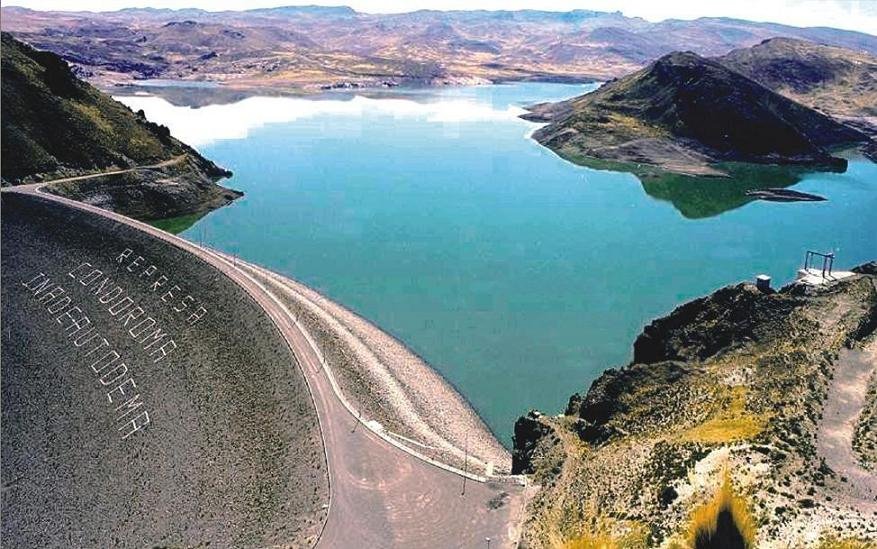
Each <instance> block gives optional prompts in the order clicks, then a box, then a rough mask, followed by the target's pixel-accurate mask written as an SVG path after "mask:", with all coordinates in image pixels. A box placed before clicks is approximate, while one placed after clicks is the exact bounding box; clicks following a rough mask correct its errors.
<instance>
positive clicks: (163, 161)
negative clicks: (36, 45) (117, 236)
mask: <svg viewBox="0 0 877 549" xmlns="http://www.w3.org/2000/svg"><path fill="white" fill-rule="evenodd" d="M2 46H3V49H2V81H3V82H2V94H3V97H2V110H3V112H2V123H3V134H2V137H3V152H2V179H3V184H4V185H6V184H21V183H31V182H38V181H48V180H54V179H59V178H67V177H72V176H80V175H85V174H94V173H100V172H105V171H113V170H129V169H133V168H138V167H143V166H154V167H153V168H148V169H142V170H140V169H138V170H135V171H129V172H127V173H121V174H118V175H107V176H102V177H99V178H95V179H88V180H79V181H70V182H65V183H63V184H60V185H59V186H58V187H56V188H54V189H53V190H55V191H56V192H61V193H63V194H66V195H68V196H71V197H74V198H77V199H81V200H85V201H90V202H93V203H98V204H100V205H101V206H104V207H108V208H110V209H114V210H118V211H122V212H124V213H128V214H130V215H134V216H137V217H142V218H161V217H170V216H175V215H182V214H189V213H195V212H200V211H204V210H205V209H209V208H212V207H218V206H221V205H224V204H226V203H228V202H229V201H231V200H233V199H234V198H237V196H239V194H238V193H236V192H234V191H229V190H228V189H224V188H222V187H220V186H218V185H216V183H215V181H217V180H219V179H221V178H223V177H227V176H229V175H230V173H229V172H228V171H227V170H224V169H222V168H220V167H218V166H216V165H215V164H214V163H213V162H211V161H210V160H207V159H206V158H204V157H203V156H201V155H200V154H198V152H197V151H195V150H194V149H192V148H191V147H189V146H188V145H186V144H184V143H182V142H180V141H178V140H177V139H175V138H174V137H173V136H171V135H170V132H169V131H168V129H167V128H166V127H164V126H160V125H158V124H154V123H152V122H150V121H148V120H147V119H146V118H145V116H144V115H143V113H142V112H140V113H134V112H131V110H130V109H129V108H128V107H126V106H125V105H122V104H121V103H119V102H117V101H115V100H114V99H112V98H111V97H109V96H108V95H106V94H104V93H102V92H100V91H98V90H97V89H95V88H94V87H93V86H91V85H90V84H88V83H86V82H83V81H82V80H80V79H78V78H77V77H76V76H74V75H73V73H72V71H71V69H70V67H69V66H68V65H67V63H66V62H65V61H64V60H62V59H61V58H59V57H58V56H57V55H55V54H53V53H49V52H44V51H38V50H35V49H33V48H31V47H30V46H27V45H25V44H22V43H21V42H19V41H17V40H15V39H14V38H13V37H12V36H11V35H9V34H8V33H3V36H2Z"/></svg>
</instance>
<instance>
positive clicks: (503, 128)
mask: <svg viewBox="0 0 877 549" xmlns="http://www.w3.org/2000/svg"><path fill="white" fill-rule="evenodd" d="M586 89H588V88H587V87H583V86H570V85H559V84H521V85H510V86H490V87H479V88H457V89H445V90H431V91H417V92H403V93H398V92H396V93H384V94H381V95H380V96H372V97H362V96H356V97H353V96H348V95H341V94H329V95H327V96H324V97H321V98H319V99H297V98H265V97H253V98H248V99H245V100H243V101H239V102H235V103H230V104H225V105H209V106H206V107H201V108H197V109H192V108H188V107H180V106H172V105H171V104H170V103H167V102H166V101H164V100H163V99H160V98H157V97H127V98H120V99H122V100H123V101H124V102H126V103H127V104H129V105H130V106H132V107H133V108H135V109H139V108H143V109H144V110H145V111H146V113H147V115H148V116H149V117H150V118H151V119H153V120H156V121H158V122H161V123H163V124H166V125H168V126H169V127H170V128H171V130H172V132H173V133H174V134H175V135H177V136H179V137H180V138H181V139H183V140H184V141H187V142H189V143H192V144H193V145H195V146H196V147H197V148H199V150H201V151H202V152H203V153H204V154H205V155H206V156H208V157H210V158H212V159H214V160H216V161H217V162H218V163H219V164H222V165H224V166H226V167H228V168H230V169H231V170H233V171H234V173H235V176H234V178H233V179H231V180H230V181H228V182H227V184H228V185H229V186H231V187H234V188H237V189H241V190H243V191H244V192H245V193H246V196H245V198H243V199H242V200H240V201H238V202H237V203H235V204H233V205H232V206H230V207H227V208H224V209H221V210H219V211H216V212H214V213H212V214H210V215H208V216H206V217H204V218H202V219H200V220H199V221H197V222H196V224H195V225H193V226H191V227H190V228H189V229H187V230H186V231H185V232H184V233H183V235H184V236H185V237H186V238H189V239H191V240H198V239H200V238H206V239H207V241H208V242H209V243H210V244H211V245H213V246H216V247H219V248H221V249H223V250H226V251H228V252H232V253H236V254H239V255H240V256H242V257H244V258H246V259H248V260H250V261H254V262H256V263H259V264H262V265H265V266H267V267H269V268H271V269H273V270H276V271H279V272H281V273H285V274H288V275H291V276H293V277H295V278H297V279H299V280H301V281H303V282H305V283H307V284H309V285H311V286H313V287H315V288H317V289H318V290H320V291H321V292H323V293H325V294H326V295H328V296H329V297H331V298H333V299H335V300H337V301H339V302H341V303H343V304H344V305H346V306H348V307H350V308H352V309H354V310H356V311H358V312H359V313H361V314H362V315H364V316H365V317H367V318H369V319H371V320H372V321H374V322H375V323H377V324H378V325H379V326H381V327H383V328H384V329H386V330H387V331H389V332H391V333H393V334H394V335H396V336H398V337H399V338H400V339H401V340H402V341H404V342H405V343H407V344H408V345H409V346H410V347H411V348H413V349H414V350H415V351H416V352H417V353H419V354H420V355H422V356H423V357H424V358H425V359H426V360H427V361H429V362H430V363H431V364H432V365H433V366H434V367H435V368H437V369H438V370H439V371H440V372H441V373H442V374H443V375H444V376H445V377H446V378H447V379H449V380H450V381H451V382H452V383H453V384H454V385H455V386H456V387H457V388H458V389H460V391H461V392H462V393H463V394H464V395H465V396H466V397H467V398H468V399H469V400H470V401H471V402H472V404H473V405H474V406H475V408H476V409H477V410H478V412H479V413H480V414H481V415H482V417H484V418H485V420H486V421H487V422H488V424H489V425H490V426H491V427H492V428H493V429H494V430H495V432H497V433H498V435H499V436H500V437H501V438H502V439H503V440H504V441H506V442H509V441H510V437H511V430H512V425H513V422H514V420H515V418H516V417H517V416H518V415H520V414H521V413H523V412H525V411H526V410H527V409H528V408H540V409H542V410H544V411H548V412H558V411H560V410H562V409H563V407H564V406H565V404H566V400H567V398H568V397H569V395H570V394H571V393H573V392H574V391H580V390H584V389H586V388H587V386H588V384H589V383H590V382H591V381H592V380H593V379H594V378H595V377H596V376H597V375H599V373H600V372H601V371H602V370H604V369H605V368H607V367H610V366H617V365H622V364H624V363H626V362H627V361H628V360H630V356H631V345H632V343H633V340H634V338H635V337H636V335H637V334H638V333H639V331H640V330H641V329H642V327H643V325H644V324H645V323H647V322H648V321H649V320H650V319H651V318H653V317H656V316H659V315H663V314H666V313H667V312H669V311H670V310H672V309H673V307H675V306H676V305H678V304H680V303H681V302H683V301H686V300H689V299H691V298H693V297H696V296H700V295H703V294H705V293H709V292H711V291H712V290H714V289H716V288H718V287H720V286H722V285H725V284H729V283H733V282H737V281H740V280H743V279H752V278H753V277H754V276H755V275H756V274H759V273H768V274H770V275H772V276H773V277H774V278H775V280H778V281H789V280H790V279H791V278H792V277H793V276H794V273H795V270H796V268H797V267H798V266H799V264H800V262H801V260H802V259H803V255H804V252H805V250H807V249H808V248H810V249H818V250H834V251H835V252H837V255H838V263H839V264H840V265H843V266H851V265H854V264H858V263H861V262H864V261H865V260H868V259H873V258H875V257H877V242H875V235H877V216H875V215H874V214H875V212H877V165H875V164H872V163H870V162H868V161H866V160H863V159H862V158H861V157H852V158H851V161H850V165H849V169H848V170H847V172H846V173H844V174H806V175H804V176H803V179H802V180H801V181H800V182H799V183H798V184H797V185H796V186H795V187H794V188H796V189H800V190H804V191H810V192H815V193H818V194H821V195H824V196H826V197H828V198H829V200H828V201H827V202H821V203H793V204H777V203H768V202H748V203H746V201H745V199H739V197H737V198H738V199H735V200H725V201H723V200H724V198H723V199H722V200H718V199H717V201H713V202H711V201H710V198H709V196H710V194H709V193H707V194H706V195H704V194H703V192H702V188H700V186H696V187H698V189H696V190H691V188H690V185H689V186H688V187H686V186H685V185H682V186H681V187H678V188H676V187H673V188H670V189H668V188H666V186H662V187H661V188H660V189H659V190H658V191H656V190H655V189H654V188H652V187H651V186H647V188H648V190H649V192H651V194H649V192H646V190H645V189H644V187H643V185H642V184H641V183H640V181H639V180H638V179H637V178H636V177H634V176H632V175H630V174H625V173H616V172H607V171H596V170H591V169H587V168H582V167H578V166H574V165H572V164H569V163H567V162H565V161H563V160H561V159H560V158H558V157H556V156H555V155H554V154H553V153H551V152H550V151H548V150H546V149H544V148H543V147H541V146H539V145H538V144H537V143H535V142H533V141H532V140H530V139H529V138H528V137H527V136H528V134H529V133H530V132H531V131H532V130H533V128H535V127H537V126H536V125H535V124H532V123H529V122H525V121H523V120H520V119H518V118H517V117H516V115H517V114H519V113H520V112H521V111H520V106H521V105H525V104H528V103H533V102H538V101H546V100H556V99H561V98H565V97H570V96H573V95H578V94H580V93H582V92H583V91H585V90H586ZM202 103H203V102H202ZM764 177H765V178H767V179H765V180H764V181H763V183H765V184H767V185H770V184H771V181H770V180H769V177H771V176H767V175H766V176H764ZM755 178H756V179H758V176H755ZM780 183H781V184H788V181H780V182H779V183H777V184H780ZM705 184H709V185H716V186H720V185H722V181H709V182H707V183H705ZM652 195H655V196H656V197H660V198H653V197H652ZM717 195H721V193H717ZM741 204H742V205H741ZM692 205H693V206H692Z"/></svg>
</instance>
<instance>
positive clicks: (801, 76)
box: [716, 38, 877, 133]
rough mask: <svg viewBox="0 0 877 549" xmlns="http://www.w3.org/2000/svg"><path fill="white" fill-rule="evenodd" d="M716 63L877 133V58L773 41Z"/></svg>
mask: <svg viewBox="0 0 877 549" xmlns="http://www.w3.org/2000/svg"><path fill="white" fill-rule="evenodd" d="M716 60H717V61H719V62H720V63H722V64H723V65H725V66H726V67H728V68H730V69H732V70H735V71H737V72H739V73H740V74H743V75H746V76H748V77H749V78H751V79H753V80H755V81H757V82H759V83H760V84H763V85H765V86H767V87H768V88H770V89H772V90H773V91H775V92H777V93H779V94H782V95H784V96H786V97H788V98H790V99H794V100H795V101H797V102H798V103H801V104H803V105H807V106H808V107H812V108H814V109H816V110H818V111H820V112H823V113H825V114H828V115H831V116H832V117H834V118H837V119H840V120H843V121H846V122H849V123H853V124H856V125H857V126H858V127H862V129H865V130H868V129H869V127H870V132H871V133H877V122H875V121H877V56H875V55H873V54H869V53H866V52H860V51H854V50H850V49H846V48H839V47H835V46H826V45H823V44H816V43H813V42H807V41H804V40H795V39H792V38H772V39H770V40H765V41H764V42H762V43H760V44H758V45H756V46H753V47H751V48H740V49H736V50H734V51H732V52H730V53H728V54H727V55H724V56H722V57H719V58H717V59H716ZM869 122H870V123H869Z"/></svg>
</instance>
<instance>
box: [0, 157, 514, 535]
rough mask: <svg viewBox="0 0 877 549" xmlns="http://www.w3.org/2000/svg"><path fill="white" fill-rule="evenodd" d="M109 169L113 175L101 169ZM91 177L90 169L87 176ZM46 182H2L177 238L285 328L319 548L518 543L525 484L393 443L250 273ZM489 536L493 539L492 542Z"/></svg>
mask: <svg viewBox="0 0 877 549" xmlns="http://www.w3.org/2000/svg"><path fill="white" fill-rule="evenodd" d="M100 175H106V174H100ZM81 177H82V178H85V177H87V176H81ZM46 184H47V183H42V184H37V185H27V186H19V187H13V188H6V189H3V192H19V193H24V194H29V195H38V196H40V197H41V198H42V199H44V200H52V201H55V202H59V203H62V204H65V205H67V206H69V207H72V208H77V209H79V210H84V211H88V212H91V213H93V214H96V215H101V216H104V217H107V218H110V219H112V220H114V221H117V222H119V223H124V224H126V225H129V226H132V227H134V228H136V229H139V230H141V231H143V232H145V233H147V234H149V235H151V236H153V237H155V238H159V239H162V240H164V241H167V242H170V243H172V244H173V245H175V246H177V247H179V248H181V249H183V250H186V251H188V252H190V253H192V254H193V255H195V256H197V257H198V258H200V259H201V260H203V261H205V262H206V263H208V264H210V265H211V266H213V267H214V268H216V269H217V270H218V271H220V272H222V273H223V274H225V275H226V276H228V277H229V278H230V279H231V280H233V281H235V282H236V283H237V284H239V285H240V286H241V287H242V288H244V289H245V290H246V291H247V292H248V293H249V294H250V296H252V298H253V299H254V300H255V301H256V302H257V303H258V304H259V305H260V306H261V307H262V308H263V309H264V311H265V313H266V314H267V315H268V316H269V317H270V318H271V320H272V321H273V322H274V324H275V325H276V326H277V328H278V330H279V331H280V333H281V334H282V335H283V337H284V338H285V340H286V341H287V343H288V344H289V346H290V348H291V349H292V351H293V353H294V354H295V356H296V358H297V359H298V360H299V362H300V364H301V367H302V370H303V372H304V374H305V378H306V379H307V381H308V385H309V387H310V389H311V393H312V397H313V400H314V404H315V406H316V410H317V415H318V417H319V420H320V426H321V430H322V434H323V439H324V447H325V450H326V459H327V465H328V470H329V477H330V509H329V513H328V518H327V521H326V524H325V525H324V530H323V533H322V535H321V537H320V539H319V541H318V542H317V545H318V546H319V547H328V548H335V547H339V548H347V547H369V548H383V547H430V548H432V547H436V548H440V547H486V546H487V545H488V543H489V544H490V546H491V547H512V546H514V545H515V544H516V542H517V538H518V532H517V525H519V524H520V518H521V515H522V513H523V505H524V489H523V488H522V487H521V486H518V485H515V484H502V483H491V482H483V483H482V482H476V481H473V480H468V479H467V480H464V477H461V476H459V475H457V474H455V473H453V472H451V471H448V470H445V469H442V468H439V467H436V466H434V465H432V464H429V463H427V462H425V461H423V460H421V459H418V458H417V457H415V456H413V455H411V454H409V453H407V452H405V451H403V450H401V449H399V448H397V447H395V446H393V445H391V444H389V443H388V442H387V441H385V440H383V439H382V438H380V437H379V436H377V435H376V434H374V433H373V432H371V431H369V430H368V429H365V428H361V427H358V421H357V418H355V417H353V416H351V415H350V413H349V412H348V411H347V409H346V408H345V407H344V406H343V405H342V403H341V402H340V401H339V400H338V398H337V397H336V396H335V394H334V392H333V390H332V387H331V384H330V382H329V380H328V378H327V377H326V375H325V373H324V372H323V371H322V369H321V363H320V360H319V356H318V354H317V352H316V351H315V350H314V349H313V347H312V346H311V345H310V343H309V341H308V339H309V338H308V337H307V336H306V334H304V333H303V332H302V330H301V328H300V327H299V326H297V325H296V323H295V322H294V320H293V319H292V317H291V315H290V314H289V312H288V311H287V310H286V309H285V307H283V305H282V304H281V303H280V302H279V300H277V299H276V298H275V297H274V296H273V295H272V294H271V293H270V292H267V291H266V290H265V288H264V287H263V286H262V285H261V284H260V283H258V282H257V281H256V280H255V279H253V278H252V277H251V276H249V275H248V274H246V273H245V272H243V271H242V270H240V269H238V268H237V267H236V266H235V265H233V264H232V263H230V262H228V261H227V260H226V259H224V258H222V257H220V256H219V255H217V254H214V253H212V252H211V251H209V250H205V249H202V248H200V247H198V246H196V245H195V244H193V243H191V242H189V241H186V240H184V239H181V238H179V237H176V236H174V235H170V234H168V233H165V232H164V231H161V230H159V229H156V228H155V227H152V226H150V225H147V224H145V223H142V222H139V221H136V220H132V219H130V218H128V217H125V216H123V215H120V214H117V213H114V212H110V211H106V210H102V209H100V208H98V207H96V206H91V205H89V204H84V203H80V202H76V201H73V200H70V199H67V198H63V197H59V196H55V195H48V194H43V193H40V192H39V189H40V188H41V187H42V186H44V185H46ZM487 538H490V540H491V541H490V542H488V541H487Z"/></svg>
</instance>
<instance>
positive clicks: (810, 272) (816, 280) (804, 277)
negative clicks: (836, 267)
mask: <svg viewBox="0 0 877 549" xmlns="http://www.w3.org/2000/svg"><path fill="white" fill-rule="evenodd" d="M855 274H856V273H854V272H851V271H832V272H831V273H830V274H829V273H828V272H826V273H825V276H822V269H814V268H812V267H811V268H809V269H798V274H797V276H796V277H795V281H796V282H799V283H801V284H806V285H808V286H821V285H823V284H829V283H831V282H836V281H838V280H843V279H844V278H849V277H851V276H853V275H855Z"/></svg>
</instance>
